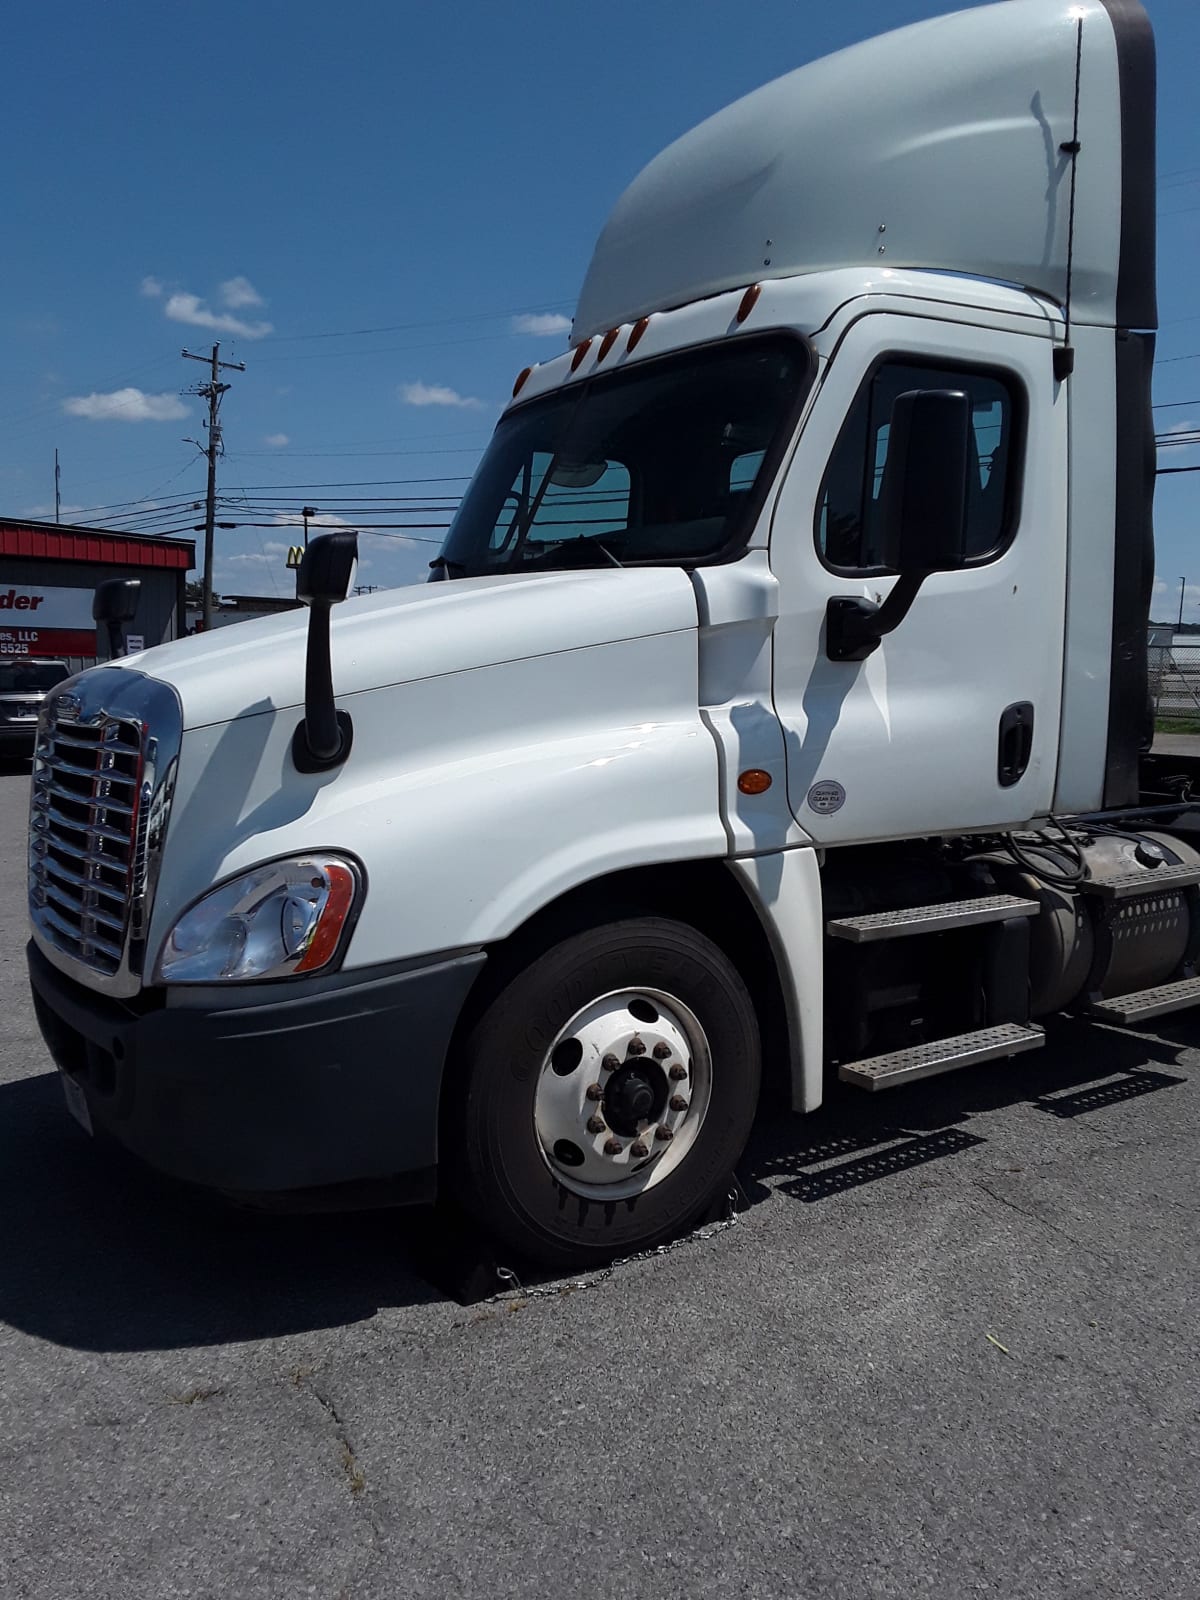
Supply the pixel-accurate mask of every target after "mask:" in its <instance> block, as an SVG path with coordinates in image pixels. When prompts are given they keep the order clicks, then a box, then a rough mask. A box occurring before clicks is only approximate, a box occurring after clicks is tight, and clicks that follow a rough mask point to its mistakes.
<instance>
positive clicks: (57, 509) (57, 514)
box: [54, 445, 62, 522]
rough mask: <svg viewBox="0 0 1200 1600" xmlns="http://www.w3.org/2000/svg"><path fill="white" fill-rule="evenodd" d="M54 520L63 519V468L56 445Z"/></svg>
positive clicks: (59, 520)
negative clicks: (59, 462)
mask: <svg viewBox="0 0 1200 1600" xmlns="http://www.w3.org/2000/svg"><path fill="white" fill-rule="evenodd" d="M54 520H55V522H61V521H62V470H61V468H60V467H59V465H58V446H57V445H55V447H54Z"/></svg>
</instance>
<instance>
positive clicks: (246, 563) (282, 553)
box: [221, 539, 290, 567]
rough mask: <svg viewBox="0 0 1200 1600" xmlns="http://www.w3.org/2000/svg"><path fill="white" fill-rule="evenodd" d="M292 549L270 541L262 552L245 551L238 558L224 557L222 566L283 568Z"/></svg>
mask: <svg viewBox="0 0 1200 1600" xmlns="http://www.w3.org/2000/svg"><path fill="white" fill-rule="evenodd" d="M289 548H290V547H289V546H288V545H286V544H277V543H276V542H275V540H273V539H268V540H267V542H266V543H265V544H264V545H263V547H262V549H261V550H244V551H242V552H241V553H240V554H239V555H236V556H224V557H223V558H222V563H221V564H222V566H229V567H282V566H283V565H284V563H285V561H286V560H287V553H288V549H289Z"/></svg>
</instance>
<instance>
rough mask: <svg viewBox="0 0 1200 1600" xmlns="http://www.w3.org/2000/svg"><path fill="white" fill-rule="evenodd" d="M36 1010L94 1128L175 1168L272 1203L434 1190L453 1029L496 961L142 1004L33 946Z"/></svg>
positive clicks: (415, 1195) (427, 1195)
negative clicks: (98, 987)
mask: <svg viewBox="0 0 1200 1600" xmlns="http://www.w3.org/2000/svg"><path fill="white" fill-rule="evenodd" d="M28 959H29V975H30V982H31V984H32V987H33V1001H34V1008H35V1010H36V1012H37V1018H38V1023H39V1026H40V1027H41V1030H42V1035H43V1037H44V1039H45V1041H46V1044H47V1045H48V1047H49V1049H50V1053H51V1055H52V1056H53V1057H54V1060H55V1063H56V1064H57V1065H58V1066H59V1067H60V1068H61V1069H62V1070H63V1071H64V1072H66V1073H68V1074H69V1075H70V1077H72V1078H73V1079H74V1080H75V1082H76V1083H77V1084H79V1086H80V1087H81V1088H82V1090H83V1092H84V1095H85V1096H86V1098H87V1103H88V1109H89V1111H90V1112H91V1116H92V1122H93V1125H94V1126H95V1127H96V1128H97V1129H98V1130H103V1131H104V1132H105V1133H107V1134H109V1135H111V1136H112V1137H113V1138H114V1139H116V1140H117V1141H118V1142H119V1143H120V1144H122V1145H124V1146H125V1147H126V1149H128V1150H130V1151H132V1152H133V1153H134V1154H135V1155H137V1156H139V1157H141V1158H142V1159H143V1160H144V1161H146V1162H147V1163H148V1164H149V1165H150V1166H152V1167H155V1168H157V1169H158V1170H159V1171H160V1172H164V1173H166V1174H168V1175H169V1176H171V1177H173V1178H179V1179H182V1180H183V1181H185V1182H188V1183H194V1184H201V1185H204V1186H205V1187H208V1188H213V1189H220V1190H223V1191H225V1192H227V1193H233V1194H237V1195H239V1196H243V1197H245V1198H251V1199H259V1200H260V1201H263V1202H267V1201H271V1200H273V1201H275V1202H279V1201H282V1200H283V1199H284V1197H285V1196H291V1197H294V1199H295V1200H297V1201H304V1202H306V1203H311V1204H324V1203H328V1204H339V1203H344V1201H345V1198H346V1196H345V1189H346V1186H351V1185H353V1186H363V1185H366V1186H372V1187H374V1188H378V1189H379V1190H380V1191H381V1194H380V1197H381V1198H389V1199H393V1200H412V1201H422V1200H429V1199H432V1198H433V1195H434V1192H435V1188H436V1168H437V1154H438V1151H437V1137H438V1104H439V1100H440V1094H441V1081H442V1071H443V1067H444V1065H445V1060H446V1052H447V1049H448V1047H449V1043H450V1038H451V1034H452V1033H453V1030H454V1027H455V1024H456V1023H457V1021H458V1018H459V1014H460V1012H461V1010H462V1005H463V1002H464V1000H465V999H466V996H467V992H468V990H469V989H470V987H471V984H472V982H473V981H474V979H475V976H476V974H477V972H478V971H479V969H480V967H481V966H482V965H483V962H484V959H485V958H484V956H483V954H482V952H479V951H471V952H467V953H464V954H459V955H453V956H447V957H444V958H442V959H440V960H436V961H427V962H424V963H422V964H411V963H409V964H406V965H405V966H403V967H401V968H391V969H367V970H366V971H363V972H358V973H339V974H334V975H333V976H331V977H326V978H323V979H321V978H318V979H312V980H307V981H305V982H293V983H288V984H278V983H276V984H269V985H261V986H257V987H255V986H244V987H238V988H236V989H234V988H231V987H224V988H221V989H212V990H199V989H192V990H188V991H183V990H177V991H174V993H173V994H171V995H170V996H166V997H164V998H165V999H167V1000H168V1002H169V1003H165V1004H162V1005H158V1006H157V1007H156V1008H154V1009H138V1008H137V1007H136V1006H133V1005H129V1006H127V1005H123V1004H121V1003H120V1002H118V1001H114V1000H110V999H108V998H106V997H104V996H101V995H96V994H93V993H92V992H91V991H90V990H88V989H84V988H83V987H82V986H81V985H79V984H77V983H74V982H72V981H71V980H70V979H68V978H66V977H64V976H63V975H62V974H61V973H60V972H58V971H57V969H56V968H54V967H53V966H51V964H50V963H49V962H48V961H47V960H46V958H45V957H44V956H43V955H42V953H41V952H40V951H39V950H38V948H37V947H36V945H34V944H30V945H29V947H28Z"/></svg>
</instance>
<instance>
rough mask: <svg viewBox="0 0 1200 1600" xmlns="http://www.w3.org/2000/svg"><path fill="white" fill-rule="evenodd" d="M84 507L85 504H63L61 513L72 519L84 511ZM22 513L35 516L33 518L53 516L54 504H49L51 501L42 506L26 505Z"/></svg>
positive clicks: (24, 515)
mask: <svg viewBox="0 0 1200 1600" xmlns="http://www.w3.org/2000/svg"><path fill="white" fill-rule="evenodd" d="M83 509H84V507H83V506H62V507H61V508H60V510H61V515H62V516H64V517H66V518H68V519H70V518H71V517H73V516H75V515H76V514H77V513H78V512H80V511H82V510H83ZM21 515H22V516H23V517H33V518H37V517H52V516H53V515H54V506H53V505H52V504H49V503H48V504H46V505H40V506H26V507H25V509H24V511H22V513H21Z"/></svg>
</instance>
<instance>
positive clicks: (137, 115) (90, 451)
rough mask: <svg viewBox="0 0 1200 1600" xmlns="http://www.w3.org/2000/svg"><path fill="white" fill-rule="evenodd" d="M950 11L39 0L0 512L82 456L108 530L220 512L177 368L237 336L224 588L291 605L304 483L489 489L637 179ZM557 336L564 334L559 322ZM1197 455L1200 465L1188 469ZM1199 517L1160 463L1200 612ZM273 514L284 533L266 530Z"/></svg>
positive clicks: (524, 0)
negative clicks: (753, 103)
mask: <svg viewBox="0 0 1200 1600" xmlns="http://www.w3.org/2000/svg"><path fill="white" fill-rule="evenodd" d="M946 9H948V6H947V5H946V4H945V3H942V0H887V3H884V0H841V3H840V4H838V5H837V6H830V7H825V6H816V5H812V4H809V5H802V4H799V3H798V0H759V4H757V5H756V6H753V7H747V8H737V7H730V6H729V5H728V4H727V3H717V0H653V3H648V0H637V3H633V0H592V3H591V4H588V5H584V4H582V3H572V0H515V3H514V4H511V5H508V6H497V5H495V4H487V5H485V4H481V3H479V0H459V3H458V4H456V5H454V6H442V7H433V6H425V5H423V6H416V5H412V4H404V3H401V4H399V5H397V4H391V5H384V4H382V3H370V4H368V3H364V0H344V3H343V4H341V5H338V6H329V5H317V4H314V3H312V0H287V3H284V0H241V3H239V4H233V3H230V0H214V3H211V4H209V5H207V6H204V7H200V8H191V7H183V6H178V5H163V4H161V0H156V3H153V4H151V3H148V0H124V3H122V4H120V5H115V6H97V5H95V4H94V3H86V4H85V3H83V0H60V3H57V4H50V5H45V6H22V7H20V8H16V9H15V10H14V11H13V12H12V13H11V14H10V15H9V18H8V23H7V29H6V44H7V63H8V67H9V71H8V74H7V75H6V76H7V81H6V95H5V126H6V135H7V139H6V143H7V159H6V162H5V167H6V170H5V173H4V192H5V199H6V204H5V223H6V229H5V231H6V249H5V252H4V265H3V268H2V269H0V272H2V281H3V283H4V289H5V292H4V295H3V299H2V300H0V322H2V323H3V327H4V334H5V338H4V342H3V348H4V350H5V354H6V360H5V362H4V365H3V369H2V370H0V418H2V419H3V420H2V422H0V430H2V431H0V510H3V511H5V512H7V513H9V514H13V515H46V514H47V512H49V515H51V516H52V515H53V458H54V449H55V447H56V446H57V448H58V450H59V452H60V456H61V459H62V468H63V480H62V488H63V506H64V520H68V518H69V517H71V516H74V515H78V516H86V517H87V519H88V520H95V521H101V520H103V519H104V517H105V512H104V511H103V510H101V509H98V508H103V507H112V508H113V509H112V511H111V512H110V513H109V516H110V517H111V519H112V520H113V522H114V525H118V519H119V518H120V517H122V516H128V517H129V521H128V522H127V523H126V525H128V526H136V525H138V523H139V521H145V522H147V523H148V524H149V525H153V521H152V516H153V514H151V516H149V517H147V516H139V515H138V514H137V507H136V506H135V505H134V504H133V503H134V502H145V501H147V500H150V501H154V502H157V503H160V504H164V503H171V502H173V501H178V498H179V497H180V496H196V497H199V496H200V495H201V494H202V493H203V485H204V467H203V462H202V461H201V460H200V459H199V458H198V456H197V454H196V451H195V449H194V448H193V447H192V446H190V445H188V444H185V443H184V442H183V441H184V439H185V437H186V436H189V435H190V436H192V437H195V438H199V437H200V436H201V431H200V419H201V404H200V402H199V401H198V400H196V399H194V398H192V397H189V396H186V395H184V396H182V397H181V396H180V390H181V389H186V388H187V386H189V385H192V384H195V383H196V382H197V381H199V380H201V379H202V378H203V375H204V374H203V369H202V368H200V367H199V366H197V365H196V364H194V363H191V362H185V361H183V360H182V359H181V358H180V355H179V352H180V349H181V348H182V347H183V346H184V345H187V346H188V348H190V349H193V350H203V349H205V348H206V347H207V346H208V345H210V344H211V342H212V340H213V339H214V338H218V337H219V338H220V339H221V342H222V355H223V356H226V357H228V358H231V359H236V360H242V361H245V362H246V365H247V371H246V372H245V374H234V375H232V381H233V387H232V389H231V391H230V393H229V395H228V396H227V398H226V402H225V410H224V415H223V420H224V424H225V436H226V446H227V452H228V453H227V456H226V458H225V460H224V461H223V462H222V464H221V474H220V475H221V484H222V487H223V490H225V491H226V492H227V493H229V494H230V496H231V497H232V498H238V499H239V500H240V505H241V509H240V510H239V509H234V508H233V507H227V508H223V510H222V516H223V517H224V518H225V519H226V520H230V521H233V520H239V521H241V522H242V523H243V524H244V525H243V526H242V527H240V528H238V529H237V530H234V531H228V532H224V533H222V534H221V535H219V539H220V544H219V562H218V569H217V574H218V581H219V585H220V586H221V587H223V588H224V589H225V590H227V591H228V592H238V593H272V592H279V593H285V592H287V589H288V586H289V575H288V574H287V573H286V572H285V570H284V567H283V558H282V555H281V554H280V551H281V549H282V547H283V546H284V545H286V543H288V542H291V540H292V539H293V537H294V535H293V534H292V533H291V532H290V531H289V530H287V529H286V528H285V529H283V530H282V531H281V530H280V529H279V528H278V527H275V526H273V525H272V524H273V522H274V518H275V517H276V515H278V514H279V511H280V508H281V507H285V506H291V505H295V506H296V507H298V506H299V505H300V504H302V503H304V502H305V500H307V501H308V502H309V503H310V504H313V505H316V506H318V507H320V508H321V509H322V510H323V511H325V512H326V513H328V514H330V515H337V514H340V515H343V516H350V515H351V514H352V509H353V510H355V511H357V510H361V512H362V515H361V516H358V515H356V516H355V520H360V521H363V522H366V521H368V520H369V519H370V518H371V517H375V518H377V519H378V520H380V521H386V520H391V521H395V520H396V517H395V515H394V513H393V512H391V511H384V512H381V511H379V510H374V511H370V510H368V509H367V508H368V506H371V505H374V506H376V507H378V506H379V505H380V504H383V503H386V502H385V501H368V500H367V499H365V498H364V499H363V500H362V501H361V503H352V502H351V500H350V497H351V496H361V497H368V496H381V497H391V498H392V501H393V503H395V502H396V501H398V500H399V498H400V497H408V501H409V503H411V504H412V505H420V506H430V507H432V508H434V509H431V510H429V511H422V512H419V513H415V514H413V515H412V516H410V519H409V520H410V521H416V520H424V521H427V522H430V523H438V522H444V521H445V512H444V510H442V509H439V508H440V507H442V506H444V505H445V504H446V500H445V499H444V498H443V497H445V496H452V495H454V494H456V493H457V492H458V490H459V489H460V488H461V479H462V478H463V477H464V476H465V475H467V474H469V473H470V471H471V468H472V466H473V465H474V462H475V460H476V459H477V458H478V454H479V452H480V450H481V448H482V446H483V445H484V444H485V443H486V440H487V437H488V434H489V432H490V430H491V427H492V425H493V422H494V420H495V416H496V414H497V412H498V410H499V408H500V405H501V404H502V402H503V400H504V398H505V397H506V396H507V394H508V392H509V389H510V387H511V383H512V378H513V376H514V374H515V373H516V372H517V371H518V370H519V369H520V368H521V367H522V366H524V365H525V364H526V363H527V362H528V361H530V360H535V359H539V358H542V357H544V356H545V355H547V354H549V353H552V352H554V351H557V350H558V349H559V348H561V347H562V342H563V338H564V335H563V332H562V331H561V330H562V328H563V327H564V326H565V323H564V321H563V319H565V318H566V317H569V315H570V313H571V311H572V309H573V304H574V297H575V294H576V291H577V289H578V286H579V283H580V281H581V278H582V275H583V272H584V269H585V267H586V264H587V260H588V256H589V254H590V251H591V247H592V244H593V242H594V239H595V236H596V233H597V232H598V230H599V228H600V226H601V224H602V222H603V220H604V218H605V216H606V214H607V212H608V209H609V207H610V205H611V204H612V202H613V200H614V199H615V198H616V196H617V195H618V194H619V193H620V191H621V189H622V188H623V187H624V186H625V184H626V183H627V182H628V181H629V179H630V178H631V177H633V175H634V174H635V173H636V172H637V171H638V170H639V169H640V167H641V166H643V165H644V163H645V162H646V161H647V160H649V159H650V157H651V156H653V155H654V154H655V153H656V152H657V151H658V150H659V149H660V148H661V147H662V146H663V145H664V144H666V143H667V142H668V141H669V140H671V139H673V138H674V137H676V136H677V135H678V134H680V133H682V132H683V131H684V130H686V129H687V128H689V127H691V126H692V125H693V124H694V123H696V122H698V121H699V120H700V119H701V118H703V117H705V116H707V115H708V114H709V113H711V112H712V111H715V110H716V109H718V108H719V107H720V106H722V105H724V104H726V103H727V102H728V101H730V100H732V99H734V98H736V97H737V96H738V95H741V94H744V93H745V92H746V91H747V90H749V89H751V88H754V87H755V86H757V85H758V84H760V83H763V82H765V81H766V80H768V79H769V78H772V77H775V76H778V74H779V73H781V72H784V71H786V70H789V69H790V68H791V67H793V66H797V65H799V64H800V63H801V62H803V61H806V60H810V59H812V58H813V57H815V56H818V55H823V54H825V53H827V52H828V51H830V50H835V49H838V48H840V47H841V46H843V45H845V44H849V43H852V42H854V41H856V40H858V39H861V38H864V37H866V36H868V35H870V34H872V33H876V32H879V31H881V30H883V29H885V28H887V27H892V26H899V25H901V24H903V23H906V22H911V21H916V20H918V19H920V18H923V17H928V16H934V15H937V14H938V13H939V12H941V11H943V10H946ZM1148 9H1149V11H1150V14H1151V18H1152V20H1153V21H1154V24H1155V28H1156V32H1157V35H1158V45H1159V141H1160V142H1159V165H1160V187H1159V212H1160V218H1161V221H1160V238H1159V270H1160V279H1159V287H1160V296H1159V303H1160V316H1161V321H1162V331H1161V334H1160V339H1159V355H1160V358H1161V365H1160V366H1159V368H1158V372H1157V381H1156V388H1155V399H1156V401H1158V402H1160V403H1163V405H1164V409H1162V410H1161V411H1159V412H1158V414H1157V415H1158V419H1159V426H1160V429H1163V430H1165V429H1166V428H1167V427H1168V426H1170V427H1183V426H1185V425H1189V424H1190V425H1191V426H1192V427H1196V426H1200V354H1198V355H1197V356H1196V358H1195V359H1192V357H1193V353H1200V307H1198V304H1197V300H1196V297H1195V294H1194V282H1195V262H1196V259H1197V256H1198V253H1200V252H1198V246H1200V122H1198V121H1197V118H1196V115H1195V82H1194V79H1195V67H1196V63H1197V61H1200V5H1198V4H1197V3H1196V0H1149V3H1148ZM529 318H541V319H544V320H543V322H542V323H538V322H533V323H531V322H529V321H528V320H522V319H529ZM539 326H545V327H546V328H548V329H550V330H552V331H550V332H549V333H546V334H540V333H537V332H534V331H531V330H532V329H536V328H537V327H539ZM360 330H369V331H360ZM1170 358H1175V359H1170ZM1179 358H1183V359H1179ZM1176 402H1189V403H1191V402H1195V403H1194V404H1185V405H1179V404H1175V403H1176ZM1168 403H1170V404H1168ZM1192 462H1200V450H1198V449H1179V448H1176V449H1173V450H1167V451H1164V452H1163V453H1162V455H1161V456H1160V463H1161V464H1163V465H1166V464H1171V465H1184V464H1188V463H1192ZM414 480H422V481H414ZM427 480H438V481H427ZM442 480H445V481H442ZM335 486H336V487H335ZM70 508H81V509H79V510H78V511H75V510H72V509H70ZM252 508H255V509H252ZM131 512H132V513H133V514H132V515H130V513H131ZM1198 512H1200V473H1197V474H1194V475H1184V476H1178V477H1174V478H1165V479H1160V480H1159V500H1158V514H1157V516H1158V530H1159V563H1158V565H1159V572H1160V574H1161V575H1162V578H1161V580H1160V581H1161V582H1162V583H1163V584H1164V585H1165V588H1166V591H1167V592H1169V593H1174V594H1175V595H1177V593H1178V583H1179V578H1178V576H1177V575H1178V574H1184V575H1186V576H1187V577H1188V579H1189V583H1190V585H1191V586H1190V588H1189V591H1188V608H1187V614H1188V616H1189V617H1190V618H1192V619H1193V620H1200V550H1197V548H1196V545H1195V540H1194V530H1195V528H1196V525H1197V522H1198V521H1200V517H1198ZM160 515H165V513H161V514H160ZM172 515H173V516H174V517H175V521H174V522H171V523H168V524H167V526H172V527H174V526H178V525H179V524H180V523H181V522H190V521H194V520H199V518H198V517H197V516H195V514H194V513H192V512H191V511H190V510H189V509H188V508H187V506H186V505H185V506H184V507H183V508H182V509H181V510H179V511H176V512H172ZM256 521H257V522H262V523H264V524H266V526H263V527H252V526H248V525H245V524H249V523H251V522H256ZM160 525H161V524H160ZM425 533H426V535H427V537H429V538H430V539H438V538H439V537H440V534H439V532H438V530H437V529H435V528H430V529H427V530H425ZM434 548H435V547H434V546H432V545H430V546H414V545H410V544H406V543H404V542H401V541H398V540H397V539H395V538H394V537H390V536H389V535H388V534H387V533H384V534H383V535H382V536H381V537H378V538H376V539H373V540H371V541H370V543H369V545H368V546H367V547H366V548H365V552H364V553H365V555H366V558H367V560H368V562H369V563H370V564H369V566H366V567H365V568H364V570H363V574H362V576H363V580H364V581H372V582H377V583H395V582H401V581H405V580H406V579H408V578H411V577H414V576H417V575H418V574H420V573H422V572H423V568H424V563H425V561H427V560H428V558H429V556H430V555H431V554H432V553H433V551H434ZM1156 610H1157V612H1159V613H1162V614H1170V613H1171V612H1172V604H1168V603H1167V602H1166V601H1165V600H1164V601H1163V602H1161V603H1159V604H1158V605H1157V607H1156Z"/></svg>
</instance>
